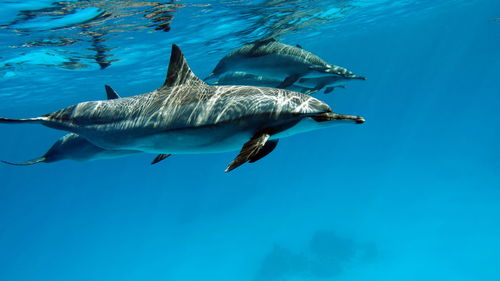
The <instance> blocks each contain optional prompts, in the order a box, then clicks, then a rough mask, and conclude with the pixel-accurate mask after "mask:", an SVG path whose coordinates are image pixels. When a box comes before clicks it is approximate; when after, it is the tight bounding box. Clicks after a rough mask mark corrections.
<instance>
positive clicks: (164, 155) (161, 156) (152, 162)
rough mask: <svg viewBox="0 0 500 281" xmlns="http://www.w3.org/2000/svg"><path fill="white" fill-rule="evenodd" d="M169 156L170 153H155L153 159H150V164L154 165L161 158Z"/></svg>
mask: <svg viewBox="0 0 500 281" xmlns="http://www.w3.org/2000/svg"><path fill="white" fill-rule="evenodd" d="M170 156H172V154H158V155H156V157H155V159H153V161H151V165H154V164H156V163H158V162H160V161H162V160H165V159H167V158H168V157H170Z"/></svg>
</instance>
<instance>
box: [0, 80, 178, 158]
mask: <svg viewBox="0 0 500 281" xmlns="http://www.w3.org/2000/svg"><path fill="white" fill-rule="evenodd" d="M105 89H106V97H107V98H108V100H111V99H118V98H120V96H119V95H118V93H117V92H116V91H115V90H113V88H111V87H110V86H108V85H105ZM140 152H141V151H135V150H108V149H104V148H101V147H99V146H96V145H94V144H92V143H91V142H89V141H88V140H87V139H85V138H83V137H81V136H79V135H77V134H75V133H69V134H66V135H64V136H63V137H61V138H60V139H58V140H57V141H56V142H55V143H54V144H53V145H52V146H51V147H50V148H49V150H47V152H46V153H45V154H44V155H42V156H40V157H38V158H35V159H32V160H28V161H26V162H21V163H13V162H8V161H0V162H2V163H5V164H10V165H17V166H26V165H33V164H37V163H42V162H44V163H51V162H56V161H61V160H75V161H90V160H96V159H108V158H117V157H122V156H127V155H131V154H135V153H140ZM168 156H170V155H169V154H160V155H158V156H156V157H155V159H154V160H153V161H152V162H151V164H155V163H158V162H160V161H161V160H163V159H165V158H167V157H168Z"/></svg>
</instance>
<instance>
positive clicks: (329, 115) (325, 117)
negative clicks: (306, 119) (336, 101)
mask: <svg viewBox="0 0 500 281" xmlns="http://www.w3.org/2000/svg"><path fill="white" fill-rule="evenodd" d="M312 118H313V119H314V120H315V121H317V122H325V121H334V120H338V121H352V122H354V123H356V124H363V123H365V118H363V117H361V116H355V115H344V114H338V113H334V112H326V113H323V114H320V115H317V116H314V117H312Z"/></svg>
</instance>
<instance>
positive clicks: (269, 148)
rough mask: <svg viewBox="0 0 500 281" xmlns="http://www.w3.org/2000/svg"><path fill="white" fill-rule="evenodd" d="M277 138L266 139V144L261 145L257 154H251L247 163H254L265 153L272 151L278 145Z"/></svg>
mask: <svg viewBox="0 0 500 281" xmlns="http://www.w3.org/2000/svg"><path fill="white" fill-rule="evenodd" d="M278 141H279V140H270V141H267V142H266V144H264V147H262V148H261V149H260V150H259V152H258V153H257V154H255V155H254V156H252V157H251V158H250V159H249V160H248V163H254V162H256V161H258V160H260V159H262V158H264V157H265V156H266V155H268V154H269V153H271V152H273V150H274V149H275V148H276V146H277V145H278Z"/></svg>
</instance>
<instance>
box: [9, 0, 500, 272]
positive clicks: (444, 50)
mask: <svg viewBox="0 0 500 281" xmlns="http://www.w3.org/2000/svg"><path fill="white" fill-rule="evenodd" d="M0 5H1V9H0V18H1V20H0V40H1V42H2V44H1V46H0V83H1V92H0V116H4V117H11V118H16V117H17V118H23V117H34V116H39V115H41V114H45V113H48V112H52V111H55V110H58V109H61V108H64V107H66V106H68V105H72V104H76V103H79V102H82V101H88V100H100V99H103V98H104V94H105V92H104V88H103V86H104V84H109V85H111V86H112V87H114V88H115V89H116V90H117V91H118V93H119V94H120V95H122V96H131V95H136V94H140V93H143V92H147V91H151V90H154V89H156V88H158V87H159V86H161V85H162V83H163V81H164V79H165V74H166V69H167V63H168V60H169V55H170V48H171V44H173V43H175V44H177V45H179V46H180V47H181V48H182V50H183V52H184V54H185V56H186V58H187V60H188V62H189V64H190V66H191V68H192V69H193V71H194V72H195V73H196V74H197V75H199V76H200V77H205V76H207V75H208V74H209V73H210V71H211V70H212V68H213V67H214V66H215V64H216V63H217V62H218V60H219V59H221V58H222V57H223V56H224V55H225V54H226V53H228V52H229V51H231V50H233V49H235V48H238V47H239V46H241V45H242V44H245V43H248V42H252V41H254V40H257V39H261V38H266V37H275V38H277V39H278V40H280V41H281V42H283V43H287V44H291V45H295V44H300V45H301V46H302V47H303V48H305V49H307V50H309V51H311V52H313V53H315V54H317V55H319V56H321V57H322V58H324V59H325V60H327V61H329V62H331V63H333V64H337V65H341V66H345V67H347V68H349V69H351V70H353V71H354V72H355V73H356V74H359V75H364V76H366V77H368V80H366V81H362V82H352V83H349V84H348V85H347V88H346V89H337V90H335V92H334V93H332V94H329V95H325V94H323V93H317V94H316V95H315V97H316V98H318V99H320V100H322V101H325V102H326V103H328V104H329V105H331V107H332V108H333V109H334V111H336V112H340V113H344V114H356V115H362V116H364V117H365V118H366V123H364V124H362V125H357V126H339V127H332V128H328V129H324V130H318V131H313V132H309V133H304V134H300V135H296V136H292V137H289V138H285V139H282V140H281V141H280V144H279V146H278V147H277V149H276V150H275V151H274V152H273V153H271V154H270V155H268V156H267V157H265V158H264V159H262V160H260V161H258V162H257V163H254V164H245V165H243V166H242V167H240V168H238V169H236V170H234V171H232V172H231V173H224V172H223V171H224V168H225V167H226V166H227V164H228V163H229V162H230V161H231V160H232V159H233V158H234V157H235V156H236V154H237V151H234V152H228V153H220V154H203V155H174V156H172V157H171V158H169V159H166V160H164V161H163V162H161V163H159V164H156V165H150V164H149V163H150V161H151V160H152V158H154V155H150V154H137V155H132V156H129V157H124V158H118V159H108V160H96V161H91V162H83V163H80V162H72V161H61V162H55V163H50V164H45V163H41V164H37V165H33V166H25V167H17V166H9V165H1V166H0V280H2V281H21V280H22V281H31V280H33V281H35V280H36V281H39V280H50V281H59V280H60V281H63V280H64V281H67V280H71V281H79V280H81V281H90V280H96V281H100V280H106V281H113V280H117V281H118V280H120V281H126V280H151V281H153V280H169V281H174V280H197V281H198V280H217V281H224V280H228V281H229V280H230V281H235V280H242V281H243V280H249V281H264V280H265V281H275V280H276V281H283V280H287V281H288V280H293V281H302V280H342V281H347V280H370V281H376V280H383V281H388V280H397V281H399V280H410V281H411V280H455V281H459V280H467V281H470V280H474V281H496V280H500V270H499V269H500V239H499V237H500V148H499V139H500V126H499V121H500V118H499V117H498V116H499V115H498V107H499V105H500V36H499V35H500V19H499V18H500V2H499V1H498V0H472V1H465V0H442V1H431V0H421V1H416V0H413V1H412V0H406V1H403V0H398V1H396V0H394V1H389V0H378V1H375V0H373V1H368V0H364V1H363V0H352V1H349V0H337V1H332V0H330V1H326V0H325V1H321V0H316V1H313V0H310V1H304V0H302V1H293V0H291V1H280V0H268V1H257V0H255V1H251V0H241V1H209V0H204V1H194V0H193V1H163V2H142V1H98V0H96V1H65V2H53V1H0ZM0 132H1V138H0V159H1V160H8V161H25V160H28V159H32V158H35V157H38V156H40V155H42V154H43V153H44V152H45V151H46V150H47V149H48V148H49V147H50V145H51V144H52V143H53V142H54V141H55V140H56V139H57V138H59V137H61V136H62V135H64V134H65V133H64V132H61V131H56V130H53V129H49V128H47V127H42V126H40V125H24V124H23V125H19V124H15V125H8V124H1V128H0Z"/></svg>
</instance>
